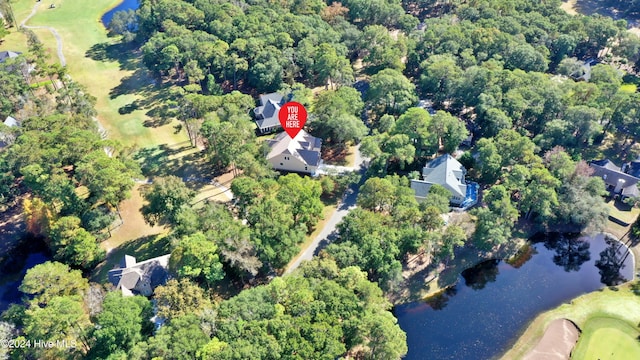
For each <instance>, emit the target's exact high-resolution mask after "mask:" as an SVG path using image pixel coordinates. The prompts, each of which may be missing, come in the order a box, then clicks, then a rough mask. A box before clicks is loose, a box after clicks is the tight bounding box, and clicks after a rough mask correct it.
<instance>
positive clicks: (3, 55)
mask: <svg viewBox="0 0 640 360" xmlns="http://www.w3.org/2000/svg"><path fill="white" fill-rule="evenodd" d="M21 54H22V53H21V52H17V51H6V50H5V51H0V63H3V62H5V61H6V60H7V59H15V58H17V57H18V56H20V55H21Z"/></svg>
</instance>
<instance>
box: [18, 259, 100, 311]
mask: <svg viewBox="0 0 640 360" xmlns="http://www.w3.org/2000/svg"><path fill="white" fill-rule="evenodd" d="M88 288H89V283H88V282H87V280H86V279H84V278H83V277H82V273H81V272H80V270H71V269H70V268H69V266H68V265H65V264H62V263H59V262H55V261H54V262H51V261H47V262H45V263H43V264H40V265H36V266H34V267H32V268H31V269H29V270H27V273H26V274H25V276H24V279H23V280H22V283H21V284H20V287H19V290H20V291H22V292H23V293H25V294H29V295H32V296H33V301H34V302H35V303H36V304H41V305H46V304H47V303H48V302H49V301H50V300H51V299H52V298H54V297H56V296H73V295H78V296H80V295H82V294H83V293H84V292H85V291H86V290H87V289H88Z"/></svg>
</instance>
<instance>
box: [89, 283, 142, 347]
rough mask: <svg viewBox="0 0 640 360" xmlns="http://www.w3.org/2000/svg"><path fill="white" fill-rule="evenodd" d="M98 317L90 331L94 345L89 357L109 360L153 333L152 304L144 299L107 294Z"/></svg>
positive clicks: (114, 293) (119, 294)
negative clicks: (94, 328)
mask: <svg viewBox="0 0 640 360" xmlns="http://www.w3.org/2000/svg"><path fill="white" fill-rule="evenodd" d="M102 307H103V309H102V312H100V314H99V315H98V316H97V319H96V322H97V326H96V330H95V331H94V332H93V336H94V337H95V345H94V346H93V347H92V348H91V353H90V354H91V355H94V356H95V357H96V358H105V359H106V358H108V357H109V355H111V354H114V353H116V352H118V351H123V352H126V351H128V350H129V349H131V348H132V347H133V346H135V344H136V343H138V342H140V341H142V340H143V339H144V338H145V337H146V336H149V335H151V334H152V332H153V323H152V322H151V321H150V320H149V319H150V318H151V316H152V315H153V309H152V306H151V302H149V300H148V299H147V298H145V297H143V296H130V297H123V296H122V294H121V293H120V292H119V291H114V292H109V293H108V294H107V296H106V297H105V299H104V302H103V304H102Z"/></svg>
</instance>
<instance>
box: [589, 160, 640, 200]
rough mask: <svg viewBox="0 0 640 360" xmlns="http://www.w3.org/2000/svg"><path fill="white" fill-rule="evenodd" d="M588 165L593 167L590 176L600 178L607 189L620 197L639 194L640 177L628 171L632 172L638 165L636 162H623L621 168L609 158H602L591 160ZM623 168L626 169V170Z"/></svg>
mask: <svg viewBox="0 0 640 360" xmlns="http://www.w3.org/2000/svg"><path fill="white" fill-rule="evenodd" d="M589 167H590V168H591V169H593V174H592V176H597V177H599V178H601V179H602V180H603V181H604V183H605V185H606V186H607V190H609V191H611V192H613V193H614V194H618V195H620V196H621V197H622V199H624V198H627V197H638V196H640V191H639V190H638V181H640V178H638V177H636V176H634V175H632V174H631V173H628V172H633V171H634V170H635V169H636V168H637V167H638V165H637V164H636V165H634V164H633V163H630V164H624V165H623V168H624V169H623V168H621V167H618V166H617V165H616V164H614V163H613V162H612V161H611V160H609V159H603V160H594V161H591V162H590V163H589ZM624 170H627V172H625V171H624Z"/></svg>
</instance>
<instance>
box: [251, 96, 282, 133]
mask: <svg viewBox="0 0 640 360" xmlns="http://www.w3.org/2000/svg"><path fill="white" fill-rule="evenodd" d="M285 102H286V101H285V99H284V97H283V96H282V95H280V94H278V93H271V94H263V95H260V106H258V107H257V108H255V109H253V114H254V115H255V118H256V125H257V126H258V132H259V133H260V134H267V133H270V132H273V131H276V130H278V129H281V128H282V126H281V125H280V119H278V112H279V111H280V107H282V105H284V103H285Z"/></svg>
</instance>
